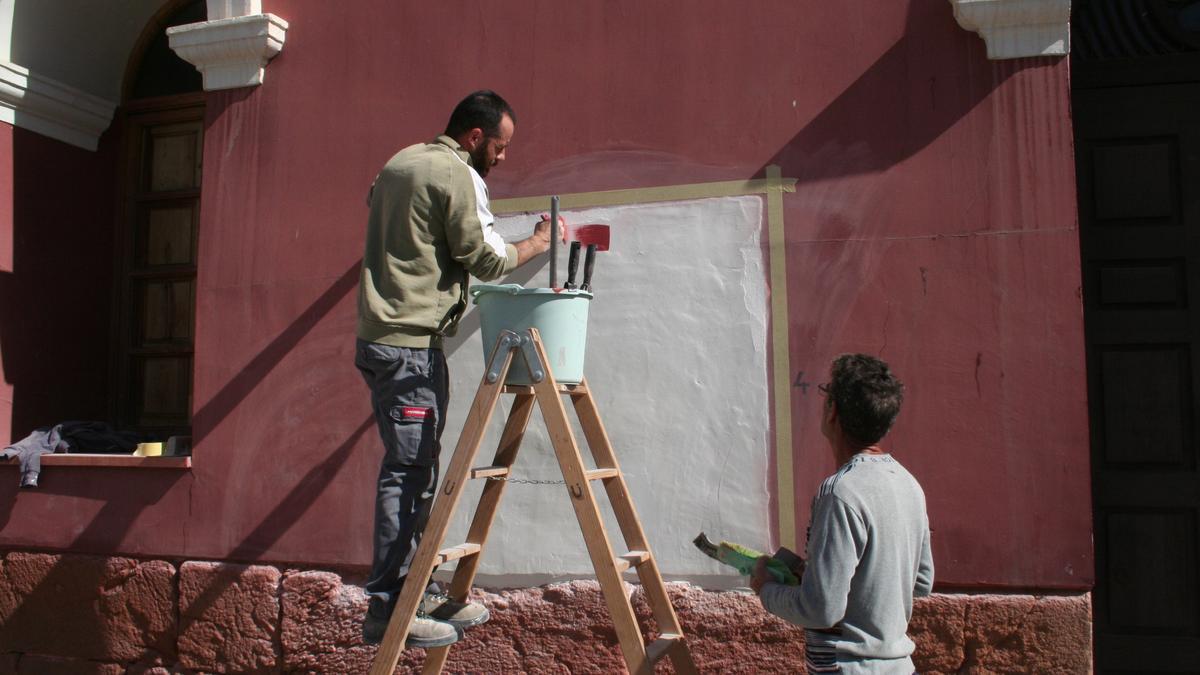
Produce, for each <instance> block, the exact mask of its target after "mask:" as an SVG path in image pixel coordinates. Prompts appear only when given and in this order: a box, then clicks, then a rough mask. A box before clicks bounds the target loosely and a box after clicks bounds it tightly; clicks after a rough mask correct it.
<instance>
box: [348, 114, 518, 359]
mask: <svg viewBox="0 0 1200 675" xmlns="http://www.w3.org/2000/svg"><path fill="white" fill-rule="evenodd" d="M367 203H368V204H369V205H370V207H371V214H370V217H369V218H368V219H367V238H366V247H365V252H364V254H363V261H362V273H361V276H360V278H359V284H358V331H357V333H358V337H360V338H362V339H363V340H367V341H370V342H378V343H381V344H386V345H392V346H396V347H435V348H440V347H441V346H442V344H441V343H442V339H443V338H444V337H449V336H451V335H454V333H455V330H456V329H457V327H458V320H459V318H460V317H461V316H462V314H463V312H464V311H465V310H466V308H467V285H468V276H467V275H468V273H469V274H473V275H475V276H476V277H477V278H479V279H482V280H484V281H491V280H493V279H497V278H499V277H501V276H503V275H505V274H507V273H509V272H511V271H512V270H513V269H514V268H515V267H516V266H517V250H516V248H515V247H513V246H512V245H511V244H506V243H505V242H504V240H503V239H502V238H500V235H499V234H497V233H496V232H495V231H494V230H493V229H492V223H493V220H494V219H493V217H492V214H491V211H489V210H488V195H487V186H486V185H485V184H484V182H483V179H482V178H480V177H479V174H478V173H476V172H475V169H474V168H472V167H471V158H470V155H468V154H467V153H466V152H465V151H464V150H462V148H461V147H459V145H458V143H457V142H456V141H455V140H454V139H452V138H450V137H448V136H439V137H438V138H437V139H436V140H434V141H433V142H430V143H419V144H417V145H412V146H409V147H407V148H404V149H403V150H401V151H400V152H398V153H396V155H395V156H394V157H392V158H391V159H390V160H389V161H388V163H387V164H386V165H384V167H383V169H382V170H381V171H380V172H379V175H378V176H377V177H376V178H375V182H374V183H373V184H372V185H371V192H370V195H369V196H368V198H367Z"/></svg>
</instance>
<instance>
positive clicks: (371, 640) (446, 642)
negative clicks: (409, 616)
mask: <svg viewBox="0 0 1200 675" xmlns="http://www.w3.org/2000/svg"><path fill="white" fill-rule="evenodd" d="M486 620H487V619H484V621H486ZM443 623H449V622H446V621H444V622H443ZM480 623H483V622H482V621H481V622H480ZM451 625H453V624H451ZM454 628H455V634H454V635H449V636H446V637H444V638H436V639H435V638H414V637H412V636H409V638H408V639H407V640H405V642H404V647H405V649H434V648H436V647H449V646H450V645H452V644H454V643H455V642H458V641H459V640H460V639H461V638H462V629H461V628H459V627H458V626H455V627H454ZM383 635H384V634H383V633H380V634H379V635H378V636H376V635H363V636H362V641H363V644H367V645H378V644H379V643H381V642H383Z"/></svg>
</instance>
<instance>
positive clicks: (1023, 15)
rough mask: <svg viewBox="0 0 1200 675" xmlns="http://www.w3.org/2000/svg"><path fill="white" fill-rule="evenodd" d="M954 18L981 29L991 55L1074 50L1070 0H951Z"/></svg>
mask: <svg viewBox="0 0 1200 675" xmlns="http://www.w3.org/2000/svg"><path fill="white" fill-rule="evenodd" d="M950 4H951V5H953V6H954V18H955V19H956V20H957V21H958V24H959V25H960V26H962V27H963V28H965V29H967V30H969V31H971V32H974V33H979V36H980V37H981V38H983V41H984V42H985V43H987V55H988V58H989V59H1015V58H1021V57H1026V56H1062V55H1065V54H1067V53H1068V52H1070V51H1071V27H1070V19H1071V2H1070V0H950Z"/></svg>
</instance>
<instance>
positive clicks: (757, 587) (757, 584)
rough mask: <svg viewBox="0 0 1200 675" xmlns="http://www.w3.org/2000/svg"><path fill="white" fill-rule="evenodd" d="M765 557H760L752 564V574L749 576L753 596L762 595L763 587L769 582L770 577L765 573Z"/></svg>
mask: <svg viewBox="0 0 1200 675" xmlns="http://www.w3.org/2000/svg"><path fill="white" fill-rule="evenodd" d="M767 560H768V558H767V556H765V555H764V556H761V557H760V558H759V559H758V560H757V561H756V562H755V563H754V574H752V575H750V588H752V589H754V594H755V595H762V589H763V585H764V584H766V583H767V582H768V581H771V575H770V573H768V572H767Z"/></svg>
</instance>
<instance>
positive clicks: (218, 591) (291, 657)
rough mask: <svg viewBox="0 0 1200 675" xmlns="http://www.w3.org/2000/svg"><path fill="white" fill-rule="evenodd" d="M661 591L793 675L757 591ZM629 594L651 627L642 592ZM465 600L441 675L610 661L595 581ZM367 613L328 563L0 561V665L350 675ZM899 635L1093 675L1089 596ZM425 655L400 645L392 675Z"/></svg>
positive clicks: (739, 666) (927, 620)
mask: <svg viewBox="0 0 1200 675" xmlns="http://www.w3.org/2000/svg"><path fill="white" fill-rule="evenodd" d="M668 586H669V592H670V594H671V598H672V601H673V603H674V606H675V609H676V611H677V612H678V614H679V617H680V620H681V622H682V623H683V627H684V631H685V632H686V634H687V636H688V642H689V644H690V646H691V649H692V653H693V655H694V657H695V659H696V662H697V664H698V665H699V666H700V669H701V670H702V671H703V672H712V673H757V672H772V673H789V672H803V665H802V664H803V644H804V643H803V633H802V631H801V630H799V629H798V628H796V627H794V626H792V625H790V624H788V623H786V622H784V621H781V620H779V619H776V618H774V617H772V616H770V615H768V614H766V613H765V612H764V611H763V610H762V607H761V605H759V603H758V600H757V598H755V597H753V596H752V595H749V594H746V593H739V592H732V591H724V592H717V591H705V590H703V589H700V588H696V587H694V586H691V585H690V584H686V583H672V584H669V585H668ZM627 590H628V591H629V592H630V593H632V594H633V597H634V601H635V606H636V607H637V609H638V613H639V615H641V617H642V618H643V626H646V627H647V628H648V631H653V630H654V623H653V620H652V619H650V611H649V608H648V607H647V606H646V604H645V602H644V600H643V599H642V598H641V591H640V589H638V588H637V587H634V586H628V587H627ZM475 595H476V598H477V599H478V600H480V601H482V602H484V603H485V604H486V605H487V606H488V607H489V608H490V610H491V614H492V620H491V621H490V622H488V623H487V624H485V625H483V626H479V627H476V628H473V629H471V630H469V631H468V632H467V637H466V638H465V639H464V640H462V641H461V642H459V643H458V644H456V645H455V646H454V648H453V649H451V652H450V659H449V661H448V663H447V666H446V672H452V673H500V672H525V673H611V672H621V671H623V669H624V664H623V662H622V660H621V656H620V651H619V650H618V648H617V645H616V635H615V633H614V632H613V629H612V626H611V624H610V621H609V618H608V611H607V609H606V608H605V604H604V599H603V598H602V597H601V594H600V589H599V586H598V585H597V584H596V583H595V582H594V581H572V582H566V583H558V584H551V585H549V586H545V587H542V588H524V589H516V590H498V591H494V592H483V591H478V590H477V591H476V592H475ZM365 610H366V598H365V596H364V595H363V592H362V589H361V588H360V587H358V586H354V585H349V584H344V583H343V582H342V578H341V577H340V576H339V575H337V574H334V573H331V572H312V571H295V570H281V569H278V568H275V567H270V566H265V565H249V566H247V565H233V564H227V563H219V562H185V563H183V564H182V565H179V566H176V565H173V564H171V563H168V562H164V561H161V560H150V561H142V560H133V559H129V558H104V557H94V556H81V555H50V554H41V553H26V552H16V551H14V552H9V553H7V554H6V555H5V556H4V557H3V559H2V560H0V674H8V673H21V674H23V675H25V674H30V673H36V674H50V673H53V674H54V675H76V674H79V675H92V674H103V675H122V674H130V675H168V674H176V673H178V674H190V673H253V674H257V673H337V674H344V673H363V672H366V671H367V670H368V669H369V668H370V664H371V660H372V658H373V657H374V655H375V647H373V646H368V645H364V644H363V643H362V641H361V639H360V637H359V635H360V634H359V631H360V627H361V626H360V624H361V621H362V615H363V613H364V612H365ZM910 634H911V635H912V636H913V639H914V640H915V641H916V643H917V653H916V655H915V657H914V658H915V661H916V664H917V668H918V670H919V671H920V672H922V673H996V672H1008V673H1013V672H1021V673H1033V672H1036V673H1087V672H1090V670H1091V601H1090V597H1089V596H1087V595H1075V596H1048V597H1046V596H1032V595H935V596H933V597H931V598H926V599H923V600H920V601H918V603H917V605H916V606H915V608H914V610H913V621H912V626H911V629H910ZM423 658H424V652H422V651H421V650H409V651H406V652H404V653H403V654H402V655H401V659H400V666H399V668H398V669H397V672H405V673H407V672H419V669H420V665H421V662H422V660H423ZM659 671H660V672H670V666H669V664H660V666H659Z"/></svg>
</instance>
